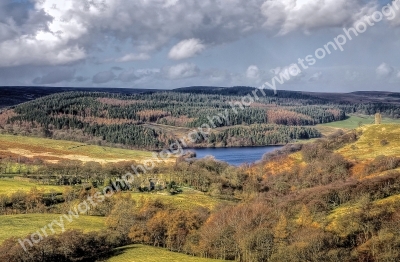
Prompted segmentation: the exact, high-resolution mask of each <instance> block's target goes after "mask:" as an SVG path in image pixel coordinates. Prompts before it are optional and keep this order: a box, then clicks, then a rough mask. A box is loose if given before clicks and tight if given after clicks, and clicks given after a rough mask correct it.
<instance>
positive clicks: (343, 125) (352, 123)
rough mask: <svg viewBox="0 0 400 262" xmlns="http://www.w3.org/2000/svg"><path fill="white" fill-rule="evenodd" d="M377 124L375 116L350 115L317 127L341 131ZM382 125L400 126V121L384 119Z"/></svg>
mask: <svg viewBox="0 0 400 262" xmlns="http://www.w3.org/2000/svg"><path fill="white" fill-rule="evenodd" d="M374 123H375V117H374V116H363V115H350V116H349V118H347V119H345V120H342V121H336V122H331V123H326V124H320V125H317V127H333V128H339V129H354V128H357V127H359V124H361V125H370V124H374ZM382 124H400V119H391V118H382Z"/></svg>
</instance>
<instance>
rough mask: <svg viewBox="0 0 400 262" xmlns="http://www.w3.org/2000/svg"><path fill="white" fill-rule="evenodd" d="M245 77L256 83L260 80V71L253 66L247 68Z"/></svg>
mask: <svg viewBox="0 0 400 262" xmlns="http://www.w3.org/2000/svg"><path fill="white" fill-rule="evenodd" d="M246 77H247V78H249V79H251V80H256V81H258V80H259V79H260V69H258V67H257V66H255V65H251V66H249V67H248V68H247V70H246Z"/></svg>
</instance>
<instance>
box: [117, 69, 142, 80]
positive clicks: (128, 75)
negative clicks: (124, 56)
mask: <svg viewBox="0 0 400 262" xmlns="http://www.w3.org/2000/svg"><path fill="white" fill-rule="evenodd" d="M137 79H139V77H138V76H137V75H136V73H135V70H133V69H132V70H126V71H123V72H121V74H119V76H118V80H120V81H122V82H125V83H127V82H132V81H135V80H137Z"/></svg>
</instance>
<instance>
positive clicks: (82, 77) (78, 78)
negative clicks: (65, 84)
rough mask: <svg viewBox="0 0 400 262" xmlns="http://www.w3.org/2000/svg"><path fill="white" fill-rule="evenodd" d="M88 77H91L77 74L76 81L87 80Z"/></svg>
mask: <svg viewBox="0 0 400 262" xmlns="http://www.w3.org/2000/svg"><path fill="white" fill-rule="evenodd" d="M88 79H89V77H86V76H77V77H75V82H85V81H86V80H88Z"/></svg>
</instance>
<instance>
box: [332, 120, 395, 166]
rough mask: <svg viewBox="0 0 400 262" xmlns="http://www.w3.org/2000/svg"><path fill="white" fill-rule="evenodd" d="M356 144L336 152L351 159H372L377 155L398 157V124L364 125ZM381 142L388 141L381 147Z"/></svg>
mask: <svg viewBox="0 0 400 262" xmlns="http://www.w3.org/2000/svg"><path fill="white" fill-rule="evenodd" d="M360 130H362V135H361V137H360V139H358V140H357V141H356V142H354V143H352V144H349V145H346V146H345V147H343V148H341V149H339V150H338V152H339V153H340V154H342V155H344V156H346V157H348V158H351V159H360V160H362V159H372V158H375V157H377V156H379V155H385V156H400V124H381V125H365V126H363V127H361V128H360ZM383 140H386V141H388V143H387V144H386V145H382V144H381V142H382V141H383Z"/></svg>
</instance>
